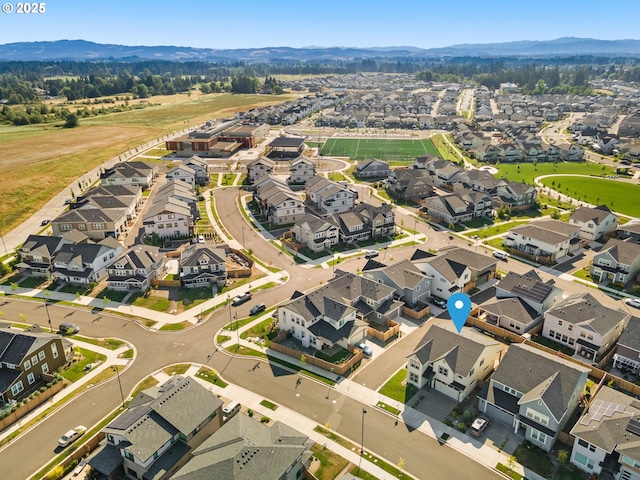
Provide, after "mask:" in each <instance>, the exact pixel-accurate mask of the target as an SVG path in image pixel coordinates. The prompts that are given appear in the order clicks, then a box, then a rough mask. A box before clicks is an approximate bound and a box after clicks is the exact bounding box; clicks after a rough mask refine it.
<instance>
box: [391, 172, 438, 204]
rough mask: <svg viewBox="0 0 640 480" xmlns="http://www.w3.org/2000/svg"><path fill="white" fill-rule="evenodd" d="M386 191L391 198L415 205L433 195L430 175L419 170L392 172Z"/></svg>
mask: <svg viewBox="0 0 640 480" xmlns="http://www.w3.org/2000/svg"><path fill="white" fill-rule="evenodd" d="M386 190H387V193H388V194H389V195H390V196H391V197H392V198H395V199H397V200H404V201H405V202H413V203H416V204H419V203H421V201H422V200H423V199H425V198H427V197H431V196H433V195H434V192H433V180H432V178H431V175H429V174H428V173H427V172H426V171H425V170H419V169H395V170H393V171H392V172H391V174H390V175H389V178H388V181H387V184H386Z"/></svg>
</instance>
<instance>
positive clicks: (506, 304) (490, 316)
mask: <svg viewBox="0 0 640 480" xmlns="http://www.w3.org/2000/svg"><path fill="white" fill-rule="evenodd" d="M478 316H479V318H480V319H484V320H485V321H486V322H487V323H490V324H492V325H497V326H499V327H502V328H504V329H506V330H510V331H512V332H514V333H518V334H520V335H522V334H523V333H527V332H528V331H529V330H531V329H532V328H533V327H535V326H537V325H540V323H542V315H541V314H540V312H538V311H536V310H535V309H534V308H532V307H531V306H529V304H527V303H526V302H525V301H524V300H523V299H522V298H520V297H514V298H503V299H501V300H496V301H491V300H490V301H488V302H487V303H484V304H482V305H481V306H480V313H479V315H478Z"/></svg>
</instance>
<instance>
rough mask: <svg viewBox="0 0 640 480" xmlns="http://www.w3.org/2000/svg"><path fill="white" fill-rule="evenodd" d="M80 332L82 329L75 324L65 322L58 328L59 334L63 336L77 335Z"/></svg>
mask: <svg viewBox="0 0 640 480" xmlns="http://www.w3.org/2000/svg"><path fill="white" fill-rule="evenodd" d="M79 331H80V327H79V326H77V325H76V324H74V323H68V322H64V323H61V324H60V326H59V327H58V333H61V334H62V335H75V334H76V333H78V332H79Z"/></svg>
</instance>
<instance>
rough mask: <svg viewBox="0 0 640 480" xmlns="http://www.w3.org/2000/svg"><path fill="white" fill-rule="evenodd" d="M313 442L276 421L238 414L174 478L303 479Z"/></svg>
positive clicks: (184, 479) (208, 440) (195, 452)
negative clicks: (270, 423)
mask: <svg viewBox="0 0 640 480" xmlns="http://www.w3.org/2000/svg"><path fill="white" fill-rule="evenodd" d="M312 446H313V442H312V441H310V440H309V437H307V436H306V435H303V434H302V433H300V432H299V431H297V430H294V429H293V428H291V427H289V426H288V425H285V424H284V423H281V422H278V421H276V422H275V423H273V424H272V425H267V424H265V423H264V422H260V421H259V420H257V419H254V418H252V417H249V416H247V415H242V414H240V415H234V416H233V417H232V418H231V419H229V420H228V421H227V422H226V423H225V424H224V425H223V426H222V428H220V430H218V431H217V432H216V433H214V434H213V435H212V436H211V437H209V438H208V439H207V440H205V441H204V442H203V443H202V445H200V446H199V447H198V448H196V449H195V450H193V452H192V454H191V455H190V456H191V460H190V461H189V462H188V463H187V464H186V465H185V466H184V467H182V468H181V469H180V470H179V471H178V472H177V473H176V474H175V475H173V477H171V478H172V479H173V480H193V479H196V478H224V479H225V480H253V479H256V478H260V479H262V480H300V479H302V478H307V477H305V471H306V470H307V468H308V467H309V464H310V462H311V458H312V453H311V450H310V448H311V447H312Z"/></svg>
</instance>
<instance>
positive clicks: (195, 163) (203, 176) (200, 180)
mask: <svg viewBox="0 0 640 480" xmlns="http://www.w3.org/2000/svg"><path fill="white" fill-rule="evenodd" d="M184 165H185V167H189V168H190V169H191V170H193V171H194V172H195V180H196V184H198V185H206V184H207V183H209V164H208V163H207V162H206V161H205V160H203V159H202V158H200V157H198V156H197V155H194V156H193V157H191V158H189V159H188V160H187V161H186V162H184Z"/></svg>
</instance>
